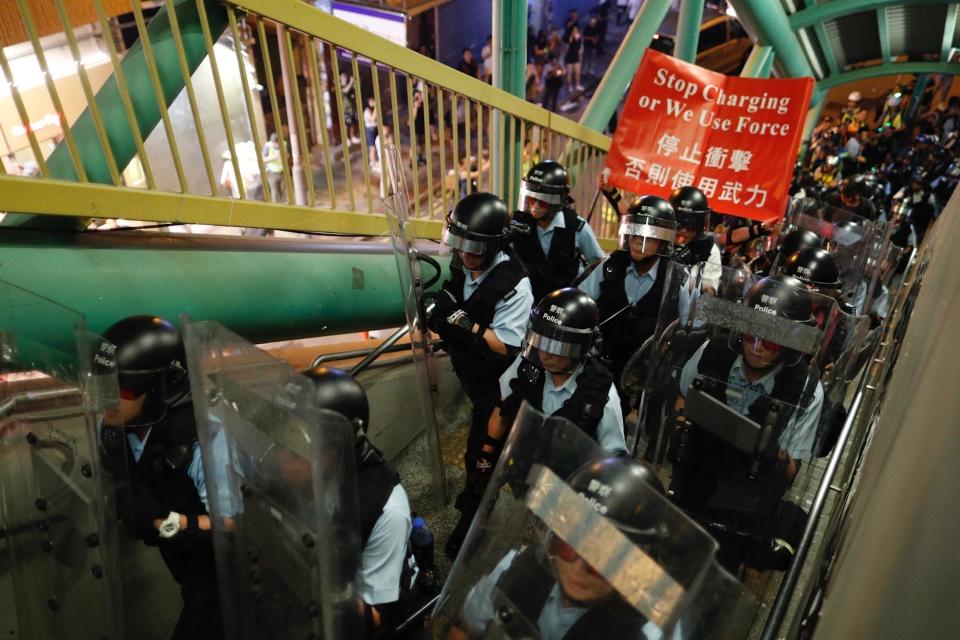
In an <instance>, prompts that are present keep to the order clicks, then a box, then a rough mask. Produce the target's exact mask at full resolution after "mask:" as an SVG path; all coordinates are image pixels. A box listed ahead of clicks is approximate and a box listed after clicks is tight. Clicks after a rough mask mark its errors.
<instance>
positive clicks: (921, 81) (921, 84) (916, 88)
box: [904, 73, 930, 125]
mask: <svg viewBox="0 0 960 640" xmlns="http://www.w3.org/2000/svg"><path fill="white" fill-rule="evenodd" d="M929 80H930V76H928V75H927V74H925V73H918V74H917V82H916V83H915V84H914V85H913V92H912V93H911V94H910V104H909V105H907V113H906V117H905V118H904V122H905V123H906V124H908V125H912V124H913V120H914V118H916V117H917V114H918V113H920V103H921V102H923V92H924V91H926V90H927V82H929Z"/></svg>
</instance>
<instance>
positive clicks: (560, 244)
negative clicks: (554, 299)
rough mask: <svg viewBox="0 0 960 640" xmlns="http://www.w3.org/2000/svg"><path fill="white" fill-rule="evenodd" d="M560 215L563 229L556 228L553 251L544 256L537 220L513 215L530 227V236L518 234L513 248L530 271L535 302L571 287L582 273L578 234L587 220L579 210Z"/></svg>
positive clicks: (530, 216)
mask: <svg viewBox="0 0 960 640" xmlns="http://www.w3.org/2000/svg"><path fill="white" fill-rule="evenodd" d="M557 215H562V216H563V224H564V227H563V228H559V227H557V228H554V230H553V237H552V238H551V239H550V250H549V251H548V252H547V255H544V253H543V247H542V246H540V239H539V238H538V237H537V221H536V219H534V217H533V216H532V215H530V214H529V213H528V212H526V211H517V212H515V213H514V214H513V219H514V220H516V221H517V222H521V223H523V224H526V225H528V226H529V227H530V232H529V233H523V234H517V235H516V236H515V237H514V239H513V248H514V249H515V250H516V252H517V256H518V257H519V258H520V260H521V261H522V262H523V264H524V265H525V266H526V267H527V270H528V271H529V272H530V283H531V285H532V286H533V299H534V301H536V302H538V301H540V299H541V298H543V296H545V295H547V294H548V293H550V292H551V291H556V290H557V289H562V288H563V287H569V286H570V284H571V283H572V282H573V280H574V278H576V277H577V273H578V272H579V270H580V251H579V250H578V249H577V233H579V231H580V229H582V228H583V225H585V224H586V221H585V220H582V219H581V218H580V217H579V216H578V215H577V212H576V211H572V210H569V209H563V210H561V211H560V212H559V213H557Z"/></svg>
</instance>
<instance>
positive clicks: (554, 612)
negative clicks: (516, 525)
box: [463, 550, 681, 640]
mask: <svg viewBox="0 0 960 640" xmlns="http://www.w3.org/2000/svg"><path fill="white" fill-rule="evenodd" d="M516 556H517V551H516V550H512V551H510V552H508V553H507V555H505V556H504V557H503V558H502V559H501V560H500V562H498V563H497V566H496V567H494V569H493V571H491V572H490V573H489V574H487V575H485V576H483V577H482V578H480V580H478V581H477V584H475V585H474V586H473V588H472V589H471V590H470V593H469V594H468V595H467V599H466V602H465V603H464V605H463V624H464V626H466V627H467V628H466V629H465V631H467V632H468V633H470V634H473V635H482V634H483V632H484V630H485V629H486V627H487V624H488V623H489V622H490V621H491V620H492V619H493V616H494V614H495V612H494V609H493V592H494V589H495V588H496V585H497V582H498V581H499V580H500V576H502V575H503V572H504V571H506V570H507V569H509V568H510V565H511V564H512V563H513V560H514V558H516ZM587 611H589V609H586V608H583V607H576V606H566V605H564V602H563V594H562V593H561V591H560V585H558V584H555V585H553V588H552V589H551V590H550V595H549V596H548V597H547V601H546V602H545V603H544V605H543V609H541V610H540V617H539V618H537V621H536V622H537V628H538V629H539V631H540V637H541V638H543V640H559V639H560V638H563V636H564V635H566V633H567V632H568V631H570V628H571V627H573V625H575V624H576V623H577V620H579V619H580V618H581V617H582V616H583V615H584V614H585V613H587ZM680 637H681V634H680V626H679V625H677V627H675V628H674V632H673V633H671V634H670V638H671V640H679V638H680ZM661 638H663V632H662V631H660V628H659V627H658V626H657V625H655V624H654V623H652V622H647V623H646V624H645V625H643V639H638V640H661Z"/></svg>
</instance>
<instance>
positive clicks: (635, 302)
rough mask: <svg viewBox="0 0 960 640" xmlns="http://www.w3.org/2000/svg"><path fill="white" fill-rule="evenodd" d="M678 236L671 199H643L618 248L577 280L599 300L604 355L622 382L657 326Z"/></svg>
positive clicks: (627, 218)
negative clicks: (668, 263)
mask: <svg viewBox="0 0 960 640" xmlns="http://www.w3.org/2000/svg"><path fill="white" fill-rule="evenodd" d="M676 236H677V221H676V218H675V217H674V212H673V209H672V207H671V206H670V204H669V203H668V202H667V201H666V200H664V199H663V198H659V197H657V196H644V197H642V198H638V199H637V200H635V201H634V202H633V203H632V204H631V205H630V207H629V209H627V213H625V214H624V215H623V216H622V217H621V219H620V229H619V237H620V243H619V248H618V249H617V250H616V251H614V252H613V253H611V254H610V256H609V257H608V258H606V259H605V260H604V261H603V263H602V264H601V265H600V266H599V267H597V268H596V269H594V270H593V271H592V272H591V273H590V275H589V276H587V278H586V279H584V280H583V282H581V283H580V284H579V285H578V286H579V288H580V289H581V290H582V291H585V292H586V293H587V294H589V295H590V297H592V298H593V299H595V300H596V301H597V305H598V306H599V309H600V322H601V324H600V330H601V332H602V335H603V352H604V356H605V357H606V358H607V359H608V361H609V362H610V370H611V373H612V374H613V378H614V382H615V383H616V384H618V385H619V383H620V375H621V373H622V372H623V368H624V366H625V365H626V363H627V360H629V358H630V356H631V355H633V353H634V352H636V350H637V349H639V348H640V345H642V344H643V342H644V340H646V339H647V338H649V337H650V336H651V335H653V332H654V330H655V329H656V325H657V316H658V313H659V310H660V300H661V297H662V295H663V283H664V279H665V278H666V274H667V268H666V260H664V258H669V257H670V256H671V255H672V254H673V251H674V242H675V241H676ZM618 389H619V387H618ZM620 399H621V401H623V400H625V397H624V396H623V395H621V398H620ZM622 408H623V410H624V411H626V409H627V408H626V407H622Z"/></svg>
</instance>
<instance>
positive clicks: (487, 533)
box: [431, 404, 716, 639]
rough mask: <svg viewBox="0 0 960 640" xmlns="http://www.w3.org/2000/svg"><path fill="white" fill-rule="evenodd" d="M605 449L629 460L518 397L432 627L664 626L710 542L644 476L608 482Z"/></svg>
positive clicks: (693, 588) (693, 581) (624, 631)
mask: <svg viewBox="0 0 960 640" xmlns="http://www.w3.org/2000/svg"><path fill="white" fill-rule="evenodd" d="M611 461H612V464H624V463H627V461H625V460H624V459H617V458H607V454H606V453H605V452H604V451H603V450H602V449H600V448H599V447H598V446H597V444H596V443H595V442H594V441H592V440H591V439H590V438H589V437H588V436H586V435H585V434H584V433H583V432H581V431H580V430H579V429H578V428H577V427H575V426H574V425H573V424H572V423H570V422H568V421H566V420H563V419H560V418H554V417H550V418H545V417H544V416H543V415H542V414H540V413H539V412H537V411H535V410H534V409H531V408H530V407H529V405H526V404H525V405H524V406H523V407H522V408H521V410H520V412H519V414H518V416H517V419H516V421H515V422H514V424H513V427H512V429H511V432H510V435H509V437H508V439H507V443H506V446H505V448H504V451H503V453H502V454H501V458H500V461H499V462H498V465H497V467H496V469H495V471H494V473H493V477H492V479H491V482H490V484H489V486H488V488H487V491H486V494H485V495H484V499H483V503H482V504H481V507H480V510H479V512H478V515H477V517H476V519H475V520H474V522H473V525H472V526H471V529H470V532H469V534H468V536H467V539H466V542H465V545H464V550H463V552H461V553H460V555H459V556H458V557H457V561H456V563H455V565H454V566H453V569H452V570H451V574H450V577H449V579H448V580H447V583H446V584H445V586H444V590H443V592H442V593H441V595H440V598H439V600H438V602H437V605H436V607H435V609H434V612H433V619H432V622H431V623H432V634H433V637H438V638H439V637H454V636H453V635H452V634H454V633H455V630H457V631H459V632H462V633H464V634H466V636H467V637H476V638H544V639H553V638H561V637H564V636H565V635H566V633H567V632H568V631H571V629H572V627H574V626H577V625H580V627H582V628H583V629H588V628H589V629H590V633H591V634H592V635H594V636H595V637H636V638H640V637H657V636H658V635H662V637H664V638H666V637H671V636H670V633H671V632H674V630H675V627H676V625H677V623H678V621H680V620H682V618H683V614H684V612H685V611H686V610H687V609H688V608H689V606H690V604H691V603H692V602H695V601H696V599H697V598H698V597H699V589H700V586H701V585H702V584H703V578H704V576H705V575H707V573H708V570H710V569H711V567H712V565H713V555H714V553H715V549H716V545H715V542H714V541H713V540H712V539H711V538H710V536H708V535H707V534H706V533H705V532H704V531H703V530H702V529H701V528H700V527H699V526H697V525H696V524H695V523H693V521H691V520H690V519H689V518H687V517H686V516H685V515H684V514H683V513H682V512H680V511H679V510H677V509H676V508H675V507H673V506H672V505H671V504H670V503H669V501H667V500H666V498H664V497H663V495H662V494H660V493H659V491H658V490H657V489H656V488H654V486H653V485H652V484H648V483H647V482H644V481H638V482H636V483H631V484H630V486H626V485H625V484H618V482H622V480H621V481H615V480H607V481H609V482H611V484H610V485H608V484H606V483H605V479H606V476H604V475H603V471H604V469H605V468H608V467H607V465H609V464H611ZM632 464H636V463H632ZM614 485H615V486H614ZM611 496H612V497H611ZM619 500H623V501H626V502H627V503H628V504H626V505H624V504H623V503H618V502H617V501H619ZM625 512H628V513H629V514H630V515H629V516H628V517H625V516H624V513H625ZM681 625H682V622H681ZM644 634H646V635H644ZM457 637H458V636H457Z"/></svg>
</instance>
